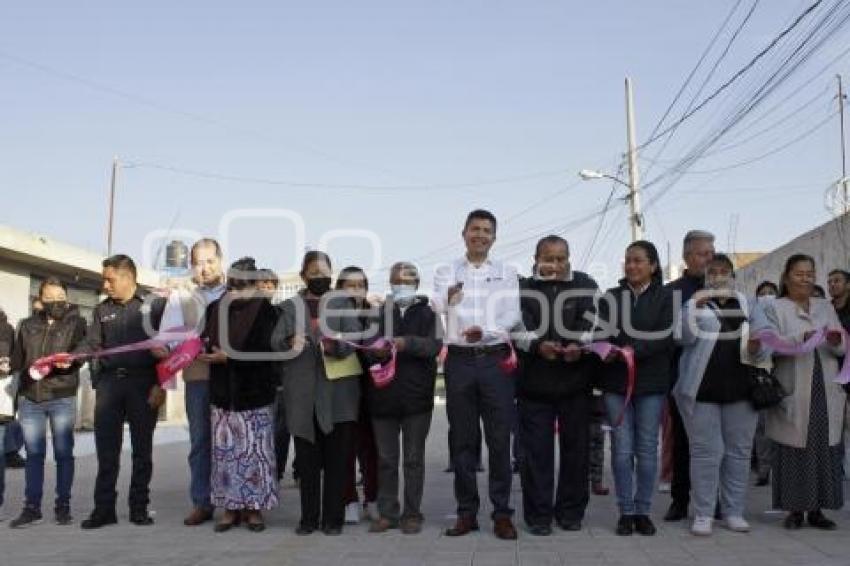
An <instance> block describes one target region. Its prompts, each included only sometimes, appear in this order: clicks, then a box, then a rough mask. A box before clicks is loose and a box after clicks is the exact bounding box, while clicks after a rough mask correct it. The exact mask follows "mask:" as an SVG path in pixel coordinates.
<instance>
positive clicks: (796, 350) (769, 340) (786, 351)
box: [752, 327, 850, 385]
mask: <svg viewBox="0 0 850 566" xmlns="http://www.w3.org/2000/svg"><path fill="white" fill-rule="evenodd" d="M828 331H829V329H828V328H826V327H823V328H818V329H817V330H815V332H814V333H813V334H812V335H811V336H809V339H808V340H806V341H805V342H803V343H802V344H796V343H794V342H790V341H789V340H787V339H785V338H784V337H782V336H780V335H779V334H777V333H776V332H775V331H773V330H771V329H769V328H765V329H762V330H759V331H757V332H754V333H753V335H752V338H758V339H759V340H761V342H762V344H764V345H765V346H767V347H768V348H770V349H771V350H773V351H774V352H777V353H779V354H782V355H783V356H802V355H804V354H811V353H812V352H814V351H815V350H816V349H817V348H818V347H820V346H821V345H823V344H824V343H826V335H827V332H828ZM839 332H841V333H842V334H843V335H844V344H845V345H846V344H850V334H848V333H847V331H846V330H844V329H841V330H840V331H839ZM834 381H835V383H838V384H841V385H846V384H848V383H850V355H846V356H844V365H843V366H842V367H841V371H839V372H838V375H836V376H835V380H834Z"/></svg>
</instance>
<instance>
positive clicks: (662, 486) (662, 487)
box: [658, 481, 670, 493]
mask: <svg viewBox="0 0 850 566" xmlns="http://www.w3.org/2000/svg"><path fill="white" fill-rule="evenodd" d="M658 493H670V483H669V482H666V481H664V482H661V483H659V484H658Z"/></svg>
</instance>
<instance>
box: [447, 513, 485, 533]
mask: <svg viewBox="0 0 850 566" xmlns="http://www.w3.org/2000/svg"><path fill="white" fill-rule="evenodd" d="M477 530H478V521H477V520H476V519H475V517H458V518H457V522H455V526H454V527H452V528H450V529H446V536H447V537H462V536H465V535H468V534H469V533H471V532H472V531H477Z"/></svg>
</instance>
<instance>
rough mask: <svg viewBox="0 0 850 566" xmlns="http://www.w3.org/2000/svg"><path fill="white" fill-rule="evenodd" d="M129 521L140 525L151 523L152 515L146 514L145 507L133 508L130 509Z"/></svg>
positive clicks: (144, 525)
mask: <svg viewBox="0 0 850 566" xmlns="http://www.w3.org/2000/svg"><path fill="white" fill-rule="evenodd" d="M130 522H131V523H133V524H134V525H138V526H140V527H146V526H148V525H153V517H151V516H150V515H148V510H147V509H134V510H132V511H130Z"/></svg>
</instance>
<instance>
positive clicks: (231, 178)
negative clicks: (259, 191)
mask: <svg viewBox="0 0 850 566" xmlns="http://www.w3.org/2000/svg"><path fill="white" fill-rule="evenodd" d="M124 168H125V169H129V168H137V169H156V170H159V171H167V172H169V173H175V174H178V175H185V176H189V177H198V178H201V179H210V180H215V181H224V182H235V183H245V184H251V185H272V186H286V187H292V188H304V189H359V190H372V191H400V190H417V191H418V190H445V189H463V188H475V187H482V186H489V185H504V184H511V183H516V182H520V181H529V180H534V179H542V178H548V177H555V176H561V175H566V174H568V173H570V172H571V170H569V169H556V170H549V171H538V172H534V173H528V174H523V175H514V176H510V177H501V178H495V179H484V180H479V181H467V182H460V183H434V184H418V185H404V184H398V185H362V184H355V183H328V182H305V181H293V180H284V179H270V178H261V177H247V176H240V175H226V174H222V173H216V172H212V171H201V170H197V169H187V168H184V167H176V166H173V165H164V164H160V163H151V162H144V161H138V162H129V163H128V164H127V165H126V166H125V167H124Z"/></svg>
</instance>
